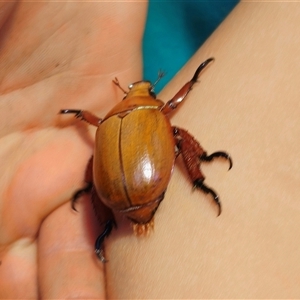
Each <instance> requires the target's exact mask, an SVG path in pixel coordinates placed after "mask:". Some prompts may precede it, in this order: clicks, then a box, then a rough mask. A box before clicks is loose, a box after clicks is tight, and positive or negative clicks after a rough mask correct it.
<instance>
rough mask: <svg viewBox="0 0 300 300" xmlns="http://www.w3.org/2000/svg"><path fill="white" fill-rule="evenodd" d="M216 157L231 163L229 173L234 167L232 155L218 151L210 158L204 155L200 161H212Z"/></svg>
mask: <svg viewBox="0 0 300 300" xmlns="http://www.w3.org/2000/svg"><path fill="white" fill-rule="evenodd" d="M216 157H223V158H225V159H227V160H228V162H229V168H228V171H229V170H230V169H231V168H232V165H233V162H232V159H231V157H230V155H229V154H228V153H226V152H224V151H217V152H214V153H212V154H211V155H208V156H207V155H206V153H204V154H203V155H201V156H200V159H201V160H202V161H212V160H213V159H214V158H216Z"/></svg>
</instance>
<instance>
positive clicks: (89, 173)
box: [71, 156, 93, 211]
mask: <svg viewBox="0 0 300 300" xmlns="http://www.w3.org/2000/svg"><path fill="white" fill-rule="evenodd" d="M84 181H85V182H86V186H85V187H84V188H82V189H79V190H77V191H76V192H75V194H74V195H73V198H72V201H71V206H72V209H73V210H75V211H77V209H76V208H75V204H76V202H77V200H78V198H80V197H81V196H82V195H84V194H88V193H90V192H91V191H92V189H93V156H92V157H91V158H90V159H89V162H88V164H87V166H86V170H85V176H84Z"/></svg>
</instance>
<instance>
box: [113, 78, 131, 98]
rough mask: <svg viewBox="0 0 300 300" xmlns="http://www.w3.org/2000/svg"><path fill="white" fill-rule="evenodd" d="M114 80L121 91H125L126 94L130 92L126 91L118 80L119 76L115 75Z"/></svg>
mask: <svg viewBox="0 0 300 300" xmlns="http://www.w3.org/2000/svg"><path fill="white" fill-rule="evenodd" d="M112 82H113V83H114V84H115V85H116V86H117V87H118V88H119V89H120V90H121V91H123V93H124V94H125V95H127V94H128V92H127V91H125V90H124V89H123V88H122V87H121V85H120V82H119V80H118V78H117V77H115V79H114V80H113V81H112Z"/></svg>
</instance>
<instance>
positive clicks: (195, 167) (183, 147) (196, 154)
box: [173, 127, 232, 216]
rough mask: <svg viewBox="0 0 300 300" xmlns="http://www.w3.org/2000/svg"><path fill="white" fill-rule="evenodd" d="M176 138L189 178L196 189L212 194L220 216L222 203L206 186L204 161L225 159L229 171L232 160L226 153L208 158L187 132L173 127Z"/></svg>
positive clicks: (220, 152)
mask: <svg viewBox="0 0 300 300" xmlns="http://www.w3.org/2000/svg"><path fill="white" fill-rule="evenodd" d="M173 132H174V137H175V140H176V145H177V148H178V150H179V153H181V154H182V157H183V161H184V164H185V166H186V169H187V171H188V174H189V177H190V179H191V180H192V182H193V184H194V188H199V189H200V190H202V191H203V192H205V193H206V194H210V195H211V196H212V197H213V199H214V201H215V203H216V204H217V205H218V207H219V213H218V216H219V215H220V214H221V211H222V208H221V202H220V200H219V196H218V195H217V193H216V192H215V191H214V190H213V189H211V188H209V187H208V186H206V185H205V184H204V180H205V177H204V175H203V174H202V172H201V170H200V165H201V162H202V161H212V160H213V159H214V158H216V157H224V158H226V159H227V160H228V161H229V164H230V166H229V169H231V167H232V160H231V158H230V156H229V154H227V153H226V152H223V151H218V152H214V153H213V154H211V155H209V156H207V154H206V152H205V151H204V150H203V148H202V147H201V146H200V144H199V143H198V142H197V141H196V140H195V139H194V137H193V136H192V135H190V134H189V133H188V132H187V131H186V130H184V129H181V128H178V127H173Z"/></svg>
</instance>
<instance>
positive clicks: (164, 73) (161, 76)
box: [152, 70, 166, 88]
mask: <svg viewBox="0 0 300 300" xmlns="http://www.w3.org/2000/svg"><path fill="white" fill-rule="evenodd" d="M165 75H166V72H164V71H162V70H159V71H158V75H157V79H156V81H155V82H154V83H153V84H152V88H154V87H155V85H156V84H157V83H158V82H159V81H160V80H161V79H162V78H163V77H164V76H165Z"/></svg>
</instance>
